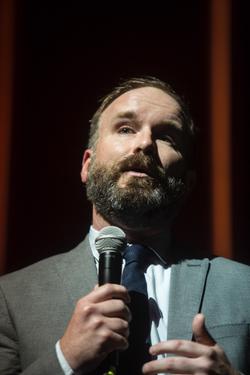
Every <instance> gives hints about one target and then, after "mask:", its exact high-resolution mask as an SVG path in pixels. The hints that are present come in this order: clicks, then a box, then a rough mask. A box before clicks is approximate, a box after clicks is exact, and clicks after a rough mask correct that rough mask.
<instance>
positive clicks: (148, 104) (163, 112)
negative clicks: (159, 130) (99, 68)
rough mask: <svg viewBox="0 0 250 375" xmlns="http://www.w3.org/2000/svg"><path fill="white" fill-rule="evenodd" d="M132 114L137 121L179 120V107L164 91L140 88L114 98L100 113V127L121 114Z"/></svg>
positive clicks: (153, 88)
mask: <svg viewBox="0 0 250 375" xmlns="http://www.w3.org/2000/svg"><path fill="white" fill-rule="evenodd" d="M126 112H131V113H134V114H135V115H136V116H137V117H138V119H139V120H140V119H148V120H150V119H151V118H152V119H154V120H155V121H160V120H164V119H166V120H167V119H168V118H175V119H178V118H179V113H180V105H179V104H178V103H177V101H176V100H175V99H174V98H173V97H172V96H170V95H168V94H167V93H165V92H164V91H162V90H160V89H158V88H155V87H141V88H138V89H134V90H130V91H127V92H125V93H124V94H122V95H120V96H119V97H118V98H116V99H115V100H114V101H113V102H112V103H111V104H110V105H109V106H108V107H107V108H106V109H105V110H104V111H103V113H102V115H101V118H100V125H101V124H103V123H106V121H111V120H112V119H115V118H116V117H119V116H120V115H122V114H123V113H126Z"/></svg>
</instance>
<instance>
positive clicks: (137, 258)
mask: <svg viewBox="0 0 250 375" xmlns="http://www.w3.org/2000/svg"><path fill="white" fill-rule="evenodd" d="M123 257H124V259H125V261H126V265H128V264H130V263H133V262H135V263H138V265H140V266H146V265H147V264H149V263H150V259H152V252H151V251H150V250H149V249H148V248H147V247H145V246H143V245H139V244H133V245H131V246H127V247H126V248H125V250H124V252H123Z"/></svg>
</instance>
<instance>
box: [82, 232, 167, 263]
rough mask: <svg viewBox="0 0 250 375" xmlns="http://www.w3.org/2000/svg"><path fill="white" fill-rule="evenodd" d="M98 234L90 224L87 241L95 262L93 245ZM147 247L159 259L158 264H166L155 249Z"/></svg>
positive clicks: (96, 252) (97, 260)
mask: <svg viewBox="0 0 250 375" xmlns="http://www.w3.org/2000/svg"><path fill="white" fill-rule="evenodd" d="M98 234H99V231H98V230H96V229H95V228H94V227H93V226H92V225H91V226H90V229H89V243H90V248H91V251H92V254H93V257H94V259H95V261H96V262H99V253H98V251H97V250H96V247H95V240H96V237H97V236H98ZM128 245H130V244H129V243H128ZM149 249H150V250H151V251H152V252H153V253H154V254H155V256H156V258H157V259H158V260H159V261H160V264H162V265H163V266H167V262H166V260H165V259H163V258H162V257H161V256H160V254H159V253H158V252H157V250H156V249H153V248H152V247H149Z"/></svg>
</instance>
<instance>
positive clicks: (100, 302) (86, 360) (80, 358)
mask: <svg viewBox="0 0 250 375" xmlns="http://www.w3.org/2000/svg"><path fill="white" fill-rule="evenodd" d="M107 228H109V227H107ZM104 229H105V231H104V235H103V231H101V232H100V234H99V236H98V239H97V243H98V242H99V244H100V243H102V240H103V238H102V236H104V237H105V239H106V240H107V241H108V245H107V242H106V240H105V241H104V245H101V246H100V247H99V252H100V254H101V253H102V252H103V251H105V250H104V249H106V251H107V254H108V257H106V255H107V254H106V255H101V256H100V259H102V257H103V258H110V259H108V261H107V260H105V259H104V262H103V263H102V261H101V263H100V266H101V264H103V267H104V268H103V269H100V270H99V273H100V278H102V279H101V280H100V279H99V281H100V283H102V284H103V283H104V285H101V286H99V287H96V288H95V289H94V290H93V291H92V292H90V293H89V294H88V295H86V296H84V297H83V298H81V299H80V300H79V301H78V302H77V304H76V307H75V310H74V312H73V314H72V317H71V319H70V322H69V324H68V326H67V328H66V331H65V333H64V335H63V337H62V338H61V340H60V345H61V350H62V352H63V354H64V357H65V359H66V360H67V362H68V364H69V365H70V367H71V368H72V369H73V370H74V371H77V370H81V372H82V373H88V372H89V371H92V370H93V369H95V368H97V367H98V366H99V365H100V363H101V362H102V361H103V360H104V359H105V358H106V357H107V356H108V355H109V353H111V352H115V351H118V350H125V349H126V348H127V347H128V340H127V338H128V322H129V320H130V312H129V309H128V307H127V303H129V300H130V297H129V294H128V292H127V290H126V288H125V287H124V286H121V285H118V284H117V282H118V281H119V282H120V278H121V276H120V274H119V275H118V272H117V270H115V271H114V270H113V265H114V264H115V265H117V262H118V263H119V262H120V261H117V258H119V257H120V255H118V257H116V255H117V254H113V253H112V251H115V250H114V248H115V249H117V247H116V246H117V245H115V246H114V247H113V250H112V248H111V247H112V245H111V244H112V243H113V242H117V237H116V236H114V235H112V233H111V236H109V234H108V233H106V230H107V229H106V228H104ZM117 229H118V230H119V231H120V229H119V228H117ZM121 232H122V231H121ZM118 237H119V238H118V242H119V243H120V241H121V239H120V235H119V236H118ZM99 238H100V239H99ZM114 238H115V239H114ZM124 238H125V235H124ZM122 241H124V243H125V244H126V239H123V240H122ZM110 243H111V244H110ZM122 243H123V242H122ZM121 246H124V245H121ZM97 247H98V245H97ZM118 248H119V249H121V247H119V246H118ZM119 251H120V250H119ZM112 254H113V255H114V257H113V255H112ZM119 264H120V263H119ZM110 265H111V268H110ZM101 267H102V266H101ZM108 269H110V271H108ZM120 272H121V271H120ZM102 275H103V276H102ZM113 280H115V282H116V283H114V284H113V283H107V282H111V281H113Z"/></svg>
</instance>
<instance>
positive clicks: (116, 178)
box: [82, 87, 186, 225]
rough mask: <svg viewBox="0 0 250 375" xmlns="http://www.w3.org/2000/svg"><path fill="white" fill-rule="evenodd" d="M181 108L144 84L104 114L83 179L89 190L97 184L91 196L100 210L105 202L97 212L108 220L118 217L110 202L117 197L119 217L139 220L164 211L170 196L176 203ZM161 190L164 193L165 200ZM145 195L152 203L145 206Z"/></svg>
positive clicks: (181, 171)
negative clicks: (99, 201) (104, 207)
mask: <svg viewBox="0 0 250 375" xmlns="http://www.w3.org/2000/svg"><path fill="white" fill-rule="evenodd" d="M179 112H180V107H179V104H178V103H177V102H176V101H175V100H174V99H173V98H172V97H171V96H169V95H167V94H166V93H165V92H163V91H162V90H160V89H157V88H152V87H145V88H138V89H135V90H131V91H128V92H126V93H125V94H123V95H121V96H120V97H118V98H117V99H116V100H114V102H112V103H111V104H110V105H109V106H108V107H107V108H106V109H105V111H104V112H103V113H102V115H101V118H100V123H99V137H98V141H97V145H96V149H95V151H94V152H93V151H92V152H91V151H87V152H86V153H85V159H84V163H83V169H82V179H83V181H84V182H87V193H88V190H89V191H90V190H93V189H94V190H96V189H97V190H98V187H99V190H98V191H96V192H95V193H96V194H94V196H93V194H91V192H90V194H89V198H90V199H91V200H92V201H93V203H94V205H96V206H97V207H99V208H98V209H99V211H100V210H102V208H101V207H103V206H104V205H105V203H107V202H108V203H107V205H108V209H106V211H105V213H103V212H101V214H102V215H104V216H106V217H105V218H106V219H108V220H109V221H110V222H112V220H113V221H114V218H113V219H112V218H111V217H107V216H112V217H114V216H117V215H118V214H117V213H115V212H114V210H112V205H114V200H117V201H118V200H119V199H120V197H121V196H123V203H122V205H123V207H122V205H121V204H120V203H121V202H120V203H119V204H117V202H116V204H115V205H116V207H117V208H118V206H119V209H120V210H121V209H122V212H120V216H119V215H118V216H119V220H122V217H123V216H126V217H128V216H131V218H132V220H138V215H141V216H142V215H144V216H145V217H146V216H147V217H148V218H147V220H146V219H145V220H146V221H147V222H148V220H149V217H150V218H154V216H155V215H156V214H157V212H160V211H161V214H162V212H164V214H165V213H166V206H167V205H169V204H170V203H172V202H171V200H173V196H174V200H175V201H176V191H177V192H178V194H179V195H180V196H182V195H183V191H184V190H185V184H184V182H183V181H184V179H185V173H186V168H185V158H184V143H185V142H184V131H183V127H182V123H181V119H180V116H179ZM106 180H107V181H106ZM170 185H171V186H172V188H170V190H169V186H170ZM104 186H105V188H104ZM171 186H170V187H171ZM171 189H172V190H171ZM176 189H177V190H176ZM160 190H161V191H160ZM166 190H167V195H168V197H167V199H166V194H165V192H166ZM117 192H119V194H118V195H117V196H116V193H117ZM159 194H160V195H164V199H163V201H164V202H165V203H164V202H163V201H162V200H161V199H159ZM178 194H177V195H178ZM107 195H108V196H107ZM169 195H170V196H171V199H170V201H169ZM99 196H102V198H103V199H102V200H101V203H100V204H98V202H96V201H95V200H98V199H99V198H98V197H99ZM140 198H141V200H140ZM149 198H150V199H151V198H152V199H153V200H152V202H153V201H154V203H152V202H151V203H152V204H148V202H149V201H150V199H149ZM109 199H110V200H109ZM166 200H167V201H168V202H166ZM156 201H157V202H158V203H156ZM112 202H113V203H112ZM128 206H129V207H128ZM135 212H136V213H137V215H136V216H137V217H136V218H135ZM133 218H134V219H133ZM154 219H155V218H154ZM119 220H118V221H119ZM137 223H138V222H137ZM127 224H128V225H133V223H130V224H129V223H127ZM142 225H143V224H142Z"/></svg>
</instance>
